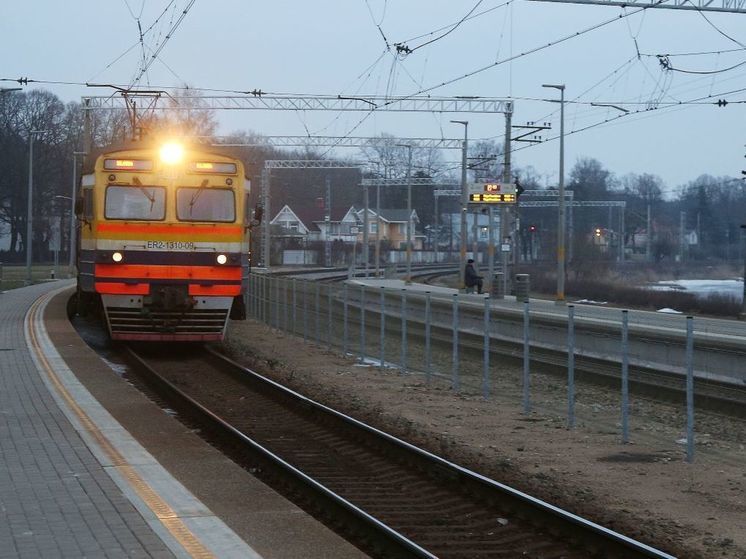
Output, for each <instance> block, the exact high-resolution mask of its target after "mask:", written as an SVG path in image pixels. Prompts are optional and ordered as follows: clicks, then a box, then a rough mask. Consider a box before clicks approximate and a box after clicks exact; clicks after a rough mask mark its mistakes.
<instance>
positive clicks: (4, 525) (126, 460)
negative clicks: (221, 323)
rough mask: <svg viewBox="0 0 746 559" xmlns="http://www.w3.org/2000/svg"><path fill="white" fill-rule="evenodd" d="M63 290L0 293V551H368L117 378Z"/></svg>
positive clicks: (66, 285)
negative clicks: (79, 326) (72, 314)
mask: <svg viewBox="0 0 746 559" xmlns="http://www.w3.org/2000/svg"><path fill="white" fill-rule="evenodd" d="M71 289H72V282H71V281H56V282H49V283H45V284H38V285H34V286H29V287H25V288H21V289H16V290H12V291H7V292H2V293H0V541H1V542H3V544H4V545H3V546H1V547H0V558H5V557H21V558H26V557H28V558H32V557H33V558H37V557H163V558H166V557H200V558H208V557H220V558H223V557H229V558H232V557H236V558H238V557H240V558H249V559H250V558H257V559H259V558H266V559H271V558H280V557H282V558H286V557H325V558H327V557H328V558H331V559H334V558H342V557H344V558H348V557H352V558H357V557H365V555H364V554H363V553H362V552H360V551H359V550H358V549H357V548H355V547H353V546H351V545H350V544H349V543H347V542H346V541H345V540H343V539H341V538H340V537H339V536H337V535H336V534H334V533H332V532H331V531H330V530H328V529H327V528H326V527H324V526H323V525H322V524H320V523H319V522H318V521H316V520H315V519H313V518H311V517H310V516H308V515H307V514H306V513H304V512H303V511H302V510H300V509H298V508H297V507H296V506H294V505H292V504H291V503H289V502H287V501H286V500H285V499H284V498H282V497H281V496H279V495H278V494H276V493H275V492H274V491H273V490H271V489H270V488H268V487H267V486H266V485H264V484H263V483H261V482H260V481H258V480H257V479H256V478H254V477H253V476H251V475H250V474H249V473H248V472H246V471H244V470H243V469H241V468H239V467H238V466H237V465H235V464H234V463H233V462H232V461H230V460H229V459H228V458H226V457H224V456H223V455H222V454H220V453H219V452H218V451H217V450H215V449H214V448H212V447H211V446H210V445H209V444H207V443H206V442H204V441H203V440H202V439H200V438H199V437H198V436H197V435H196V434H195V433H193V432H191V430H190V429H188V428H187V427H185V426H184V425H182V424H181V423H179V422H178V421H176V420H175V419H174V418H173V417H171V416H170V415H169V414H168V413H167V411H166V410H162V409H161V408H159V407H158V406H157V405H156V404H154V403H153V402H151V401H150V400H148V399H147V398H146V397H145V396H144V395H143V394H141V393H140V392H139V391H138V390H137V389H135V388H134V387H133V386H131V385H130V384H129V383H127V382H126V380H125V379H123V378H122V377H121V376H120V375H118V374H116V372H115V371H114V370H113V369H112V367H111V366H110V365H109V364H107V362H106V361H104V360H103V359H102V358H100V357H99V356H98V355H97V354H96V353H95V352H94V351H93V350H92V349H90V348H89V347H88V346H87V345H86V344H85V343H84V342H83V341H82V340H81V338H80V337H79V336H78V334H77V333H76V331H75V330H74V329H73V327H72V325H71V324H70V322H69V321H68V319H67V317H66V311H65V306H66V301H67V298H68V296H69V295H70V294H71V292H72V291H71Z"/></svg>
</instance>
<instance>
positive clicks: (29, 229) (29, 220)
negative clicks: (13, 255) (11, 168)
mask: <svg viewBox="0 0 746 559" xmlns="http://www.w3.org/2000/svg"><path fill="white" fill-rule="evenodd" d="M42 132H44V130H30V131H29V135H28V193H27V194H28V206H27V208H26V285H31V284H32V283H33V280H32V278H31V255H32V247H33V244H34V240H33V237H32V235H33V207H34V204H33V202H34V199H33V194H34V136H36V135H37V134H41V133H42Z"/></svg>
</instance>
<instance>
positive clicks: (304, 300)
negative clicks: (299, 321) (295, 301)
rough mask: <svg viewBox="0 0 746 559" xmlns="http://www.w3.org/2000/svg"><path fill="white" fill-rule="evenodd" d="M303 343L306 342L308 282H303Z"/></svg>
mask: <svg viewBox="0 0 746 559" xmlns="http://www.w3.org/2000/svg"><path fill="white" fill-rule="evenodd" d="M302 285H303V342H304V343H305V342H307V341H308V282H307V281H305V280H304V281H303V284H302Z"/></svg>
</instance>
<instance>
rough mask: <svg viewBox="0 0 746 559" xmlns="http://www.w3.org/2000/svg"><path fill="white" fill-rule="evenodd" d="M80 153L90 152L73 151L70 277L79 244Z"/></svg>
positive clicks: (84, 154) (82, 154) (83, 154)
mask: <svg viewBox="0 0 746 559" xmlns="http://www.w3.org/2000/svg"><path fill="white" fill-rule="evenodd" d="M79 155H81V156H83V157H85V156H86V155H88V154H87V153H86V152H84V151H74V152H73V188H72V193H71V194H70V259H69V260H70V261H69V266H70V277H72V274H73V269H74V268H75V247H76V246H77V243H76V239H75V199H76V197H77V195H78V180H77V170H78V156H79Z"/></svg>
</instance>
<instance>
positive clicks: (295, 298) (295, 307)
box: [293, 278, 298, 334]
mask: <svg viewBox="0 0 746 559" xmlns="http://www.w3.org/2000/svg"><path fill="white" fill-rule="evenodd" d="M296 282H297V280H296V279H295V278H293V334H295V332H296V328H295V327H296V324H298V288H297V285H296Z"/></svg>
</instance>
